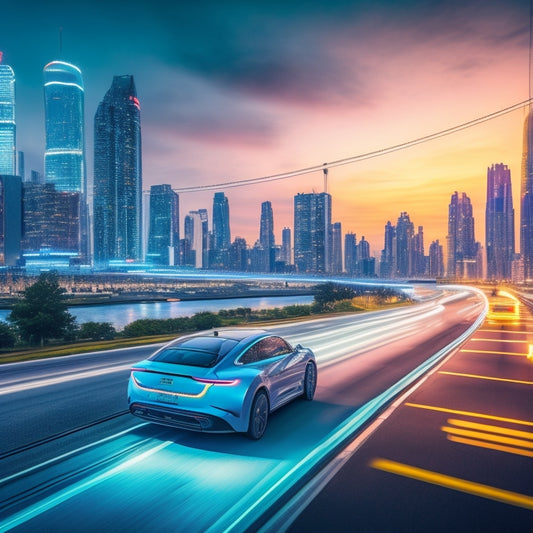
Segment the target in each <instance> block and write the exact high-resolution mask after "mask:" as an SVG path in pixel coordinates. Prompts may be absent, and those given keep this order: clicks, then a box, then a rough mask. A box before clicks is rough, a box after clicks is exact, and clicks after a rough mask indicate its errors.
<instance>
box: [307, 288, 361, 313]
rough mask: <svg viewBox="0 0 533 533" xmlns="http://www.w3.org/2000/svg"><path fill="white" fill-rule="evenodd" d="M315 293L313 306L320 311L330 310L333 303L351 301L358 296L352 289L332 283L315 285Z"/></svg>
mask: <svg viewBox="0 0 533 533" xmlns="http://www.w3.org/2000/svg"><path fill="white" fill-rule="evenodd" d="M315 291H316V292H315V305H316V307H317V308H318V309H319V310H320V311H324V310H326V309H332V308H333V304H334V303H335V302H340V301H342V300H351V299H352V298H354V297H355V296H357V294H358V291H356V290H354V289H353V288H352V287H347V286H344V285H338V284H337V283H332V282H328V283H322V284H320V285H317V286H316V287H315Z"/></svg>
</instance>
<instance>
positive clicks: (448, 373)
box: [439, 371, 533, 385]
mask: <svg viewBox="0 0 533 533" xmlns="http://www.w3.org/2000/svg"><path fill="white" fill-rule="evenodd" d="M439 374H444V375H446V376H458V377H463V378H473V379H486V380H489V381H503V382H505V383H518V384H520V385H533V381H523V380H520V379H506V378H495V377H491V376H477V375H475V374H462V373H460V372H445V371H441V372H439Z"/></svg>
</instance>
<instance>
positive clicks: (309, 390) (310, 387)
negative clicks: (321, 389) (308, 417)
mask: <svg viewBox="0 0 533 533" xmlns="http://www.w3.org/2000/svg"><path fill="white" fill-rule="evenodd" d="M316 375H317V372H316V365H315V363H313V361H309V362H308V363H307V366H306V367H305V374H304V392H303V394H302V396H303V397H304V399H305V400H308V401H311V400H312V399H313V398H314V396H315V389H316Z"/></svg>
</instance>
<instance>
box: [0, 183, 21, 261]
mask: <svg viewBox="0 0 533 533" xmlns="http://www.w3.org/2000/svg"><path fill="white" fill-rule="evenodd" d="M21 237H22V183H21V179H20V177H19V176H8V175H0V265H1V266H15V265H16V264H17V261H18V260H19V259H20V241H21Z"/></svg>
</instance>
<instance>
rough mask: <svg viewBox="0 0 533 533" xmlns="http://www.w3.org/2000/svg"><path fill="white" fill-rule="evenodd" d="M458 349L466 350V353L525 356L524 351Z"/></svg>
mask: <svg viewBox="0 0 533 533" xmlns="http://www.w3.org/2000/svg"><path fill="white" fill-rule="evenodd" d="M460 351H461V352H467V353H490V354H494V355H515V356H518V357H525V356H526V354H525V353H516V352H495V351H492V350H468V349H465V348H463V349H462V350H460Z"/></svg>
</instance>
